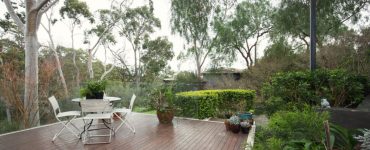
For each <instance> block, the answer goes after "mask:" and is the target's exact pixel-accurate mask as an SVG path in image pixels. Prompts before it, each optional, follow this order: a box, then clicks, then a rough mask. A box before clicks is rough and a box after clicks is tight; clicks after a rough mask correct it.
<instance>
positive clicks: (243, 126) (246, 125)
mask: <svg viewBox="0 0 370 150" xmlns="http://www.w3.org/2000/svg"><path fill="white" fill-rule="evenodd" d="M250 128H251V125H250V124H249V122H248V121H243V122H240V129H241V130H242V133H244V134H247V133H248V132H249V129H250Z"/></svg>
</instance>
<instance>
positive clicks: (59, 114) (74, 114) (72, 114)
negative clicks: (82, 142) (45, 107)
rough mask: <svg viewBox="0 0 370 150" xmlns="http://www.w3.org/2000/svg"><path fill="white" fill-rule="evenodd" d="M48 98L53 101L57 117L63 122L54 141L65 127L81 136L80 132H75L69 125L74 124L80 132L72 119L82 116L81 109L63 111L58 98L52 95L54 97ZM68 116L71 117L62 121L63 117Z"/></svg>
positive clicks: (52, 104)
mask: <svg viewBox="0 0 370 150" xmlns="http://www.w3.org/2000/svg"><path fill="white" fill-rule="evenodd" d="M48 99H49V102H50V103H51V106H52V107H53V111H54V115H55V118H56V119H57V120H58V121H59V122H60V123H61V124H63V128H62V129H60V130H59V132H58V133H56V134H55V135H54V137H53V140H52V141H53V142H54V140H55V139H56V138H57V137H58V136H59V135H60V133H62V131H63V130H64V129H68V130H69V131H70V132H71V133H73V134H74V135H75V136H76V137H77V138H79V137H80V136H79V134H77V133H75V132H74V131H73V130H72V129H71V128H70V127H69V126H68V125H72V126H73V127H74V128H76V129H77V131H78V132H79V130H78V128H77V127H76V126H75V125H74V124H73V123H72V121H73V120H74V119H76V117H77V116H80V115H81V112H80V111H66V112H61V111H60V108H59V104H58V102H57V100H56V99H55V97H54V96H52V97H49V98H48ZM68 117H69V119H67V121H62V120H61V118H68Z"/></svg>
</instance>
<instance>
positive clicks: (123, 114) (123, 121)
mask: <svg viewBox="0 0 370 150" xmlns="http://www.w3.org/2000/svg"><path fill="white" fill-rule="evenodd" d="M135 99H136V95H135V94H133V95H132V97H131V101H130V106H129V107H128V109H127V108H115V109H113V111H112V112H113V115H115V116H116V117H117V118H118V119H119V120H121V123H120V124H119V125H118V126H117V128H116V130H115V132H117V131H118V130H119V129H120V128H121V127H122V125H123V124H126V126H127V127H128V128H129V129H130V130H131V131H132V132H133V133H134V134H135V127H134V126H133V125H132V124H131V123H130V121H129V120H128V119H127V118H128V116H129V115H130V114H131V112H132V108H133V106H134V102H135ZM117 113H120V114H121V116H120V115H118V114H117ZM122 118H124V119H122Z"/></svg>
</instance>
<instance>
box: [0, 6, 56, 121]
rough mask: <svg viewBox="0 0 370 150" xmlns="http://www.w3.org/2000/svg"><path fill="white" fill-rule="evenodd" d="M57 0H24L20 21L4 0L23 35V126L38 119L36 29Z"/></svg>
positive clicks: (12, 7)
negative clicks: (22, 15) (22, 16)
mask: <svg viewBox="0 0 370 150" xmlns="http://www.w3.org/2000/svg"><path fill="white" fill-rule="evenodd" d="M57 1H58V0H54V1H53V0H25V1H24V4H25V20H24V21H22V20H21V19H20V18H19V16H18V15H17V14H16V13H15V11H14V6H13V5H12V2H11V1H10V0H4V3H5V6H6V8H7V10H8V13H9V15H10V17H11V18H12V19H13V21H14V22H15V24H16V25H17V27H18V31H19V32H22V33H23V36H24V44H25V45H24V49H25V81H24V84H25V86H24V89H25V90H24V103H23V105H24V108H25V110H26V111H25V114H24V117H25V118H24V126H25V127H29V126H36V125H39V124H40V120H39V102H38V50H39V48H40V43H39V41H38V37H37V31H38V29H39V26H40V21H41V18H42V16H43V14H44V13H45V12H46V11H48V10H49V8H50V7H51V6H53V5H54V4H55V3H56V2H57Z"/></svg>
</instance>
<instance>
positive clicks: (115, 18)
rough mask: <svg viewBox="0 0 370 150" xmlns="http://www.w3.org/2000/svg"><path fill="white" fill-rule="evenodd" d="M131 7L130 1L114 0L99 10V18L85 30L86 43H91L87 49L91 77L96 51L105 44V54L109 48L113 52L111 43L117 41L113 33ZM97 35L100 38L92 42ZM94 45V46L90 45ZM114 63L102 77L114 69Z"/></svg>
mask: <svg viewBox="0 0 370 150" xmlns="http://www.w3.org/2000/svg"><path fill="white" fill-rule="evenodd" d="M128 7H129V3H128V1H126V0H123V1H121V2H120V3H119V4H118V3H116V1H114V0H113V1H112V3H111V6H110V9H101V10H98V12H99V20H100V22H99V23H97V24H96V25H95V26H94V27H93V28H92V29H91V30H89V31H87V32H85V41H84V43H85V44H89V48H88V50H87V53H88V62H87V68H88V73H89V77H90V79H92V78H94V69H93V63H92V60H93V58H94V57H95V54H96V52H97V51H98V48H99V46H101V45H103V46H104V50H105V54H106V52H107V49H109V50H110V52H112V49H111V45H115V44H116V43H117V41H116V39H115V35H114V34H113V32H114V29H115V28H116V27H117V26H118V25H117V24H118V23H119V21H120V19H121V15H122V14H124V13H125V12H126V10H127V9H128ZM93 36H95V37H97V38H98V39H97V40H96V41H95V42H93V43H92V42H91V37H93ZM90 45H92V47H90ZM113 67H114V65H112V66H111V68H110V69H108V70H105V71H106V72H105V73H103V75H102V76H101V77H100V78H101V79H102V78H104V77H105V76H106V74H108V73H109V72H110V71H112V69H113Z"/></svg>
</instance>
